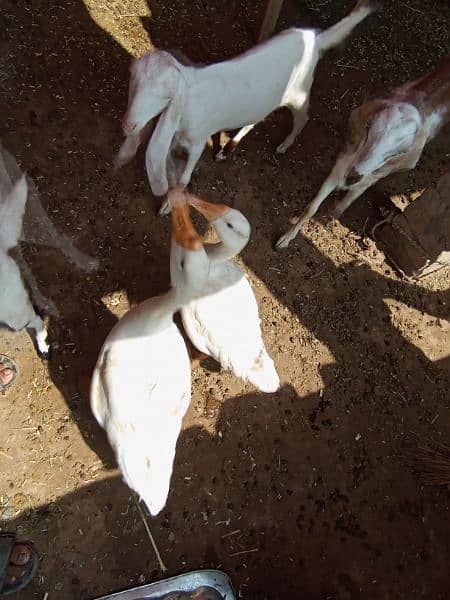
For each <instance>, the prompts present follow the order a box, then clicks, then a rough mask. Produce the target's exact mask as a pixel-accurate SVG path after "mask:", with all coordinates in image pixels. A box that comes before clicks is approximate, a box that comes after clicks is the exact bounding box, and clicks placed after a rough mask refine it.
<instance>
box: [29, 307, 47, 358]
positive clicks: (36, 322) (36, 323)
mask: <svg viewBox="0 0 450 600" xmlns="http://www.w3.org/2000/svg"><path fill="white" fill-rule="evenodd" d="M25 327H26V330H27V331H28V333H29V334H30V337H31V339H32V340H34V342H35V344H36V348H37V351H38V353H39V356H40V357H41V358H48V357H49V356H50V345H49V343H48V340H47V336H48V333H47V329H46V328H45V325H44V321H43V320H42V319H41V317H40V316H39V315H36V314H35V315H34V317H33V318H32V319H31V321H29V322H28V324H27V325H26V326H25Z"/></svg>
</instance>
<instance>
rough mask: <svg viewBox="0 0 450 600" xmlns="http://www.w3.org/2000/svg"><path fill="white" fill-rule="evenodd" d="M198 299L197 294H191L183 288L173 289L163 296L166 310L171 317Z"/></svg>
mask: <svg viewBox="0 0 450 600" xmlns="http://www.w3.org/2000/svg"><path fill="white" fill-rule="evenodd" d="M195 298H196V294H193V293H190V292H189V290H188V289H186V288H184V287H181V288H178V287H175V286H173V287H171V288H170V290H169V291H168V292H167V293H166V294H164V296H161V300H162V302H163V304H164V308H165V309H166V310H167V312H168V313H170V314H171V315H172V314H173V313H176V312H177V311H179V310H181V308H183V306H184V305H185V304H189V302H191V300H194V299H195Z"/></svg>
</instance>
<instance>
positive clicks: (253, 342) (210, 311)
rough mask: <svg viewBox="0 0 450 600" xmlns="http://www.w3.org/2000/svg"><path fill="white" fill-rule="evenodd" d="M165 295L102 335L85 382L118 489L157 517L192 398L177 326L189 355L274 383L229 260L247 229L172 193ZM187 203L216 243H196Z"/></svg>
mask: <svg viewBox="0 0 450 600" xmlns="http://www.w3.org/2000/svg"><path fill="white" fill-rule="evenodd" d="M169 203H170V207H171V213H172V244H171V253H170V276H171V286H172V287H171V289H170V290H169V291H168V292H167V293H166V294H164V295H162V296H157V297H153V298H150V299H148V300H146V301H144V302H142V303H141V304H140V305H138V306H136V307H135V308H133V309H132V310H130V311H129V312H128V313H127V314H126V315H125V316H124V317H123V318H122V319H121V320H120V321H119V322H118V323H117V324H116V326H115V327H114V328H113V330H112V331H111V333H110V334H109V336H108V337H107V339H106V341H105V343H104V345H103V348H102V350H101V352H100V356H99V358H98V361H97V365H96V367H95V370H94V375H93V379H92V383H91V408H92V411H93V413H94V416H95V418H96V419H97V421H98V423H99V424H100V425H101V426H102V427H103V428H104V429H105V430H106V433H107V435H108V439H109V442H110V444H111V446H112V447H113V449H114V451H115V454H116V458H117V462H118V465H119V468H120V470H121V472H122V474H123V477H124V479H125V482H126V483H127V484H128V485H129V487H130V488H132V489H133V490H135V491H136V492H137V493H138V494H139V496H140V497H141V498H142V499H143V500H144V502H145V503H146V505H147V507H148V509H149V511H150V513H151V514H152V515H157V514H158V513H159V512H160V511H161V510H162V509H163V508H164V506H165V504H166V500H167V496H168V493H169V486H170V479H171V475H172V469H173V462H174V458H175V449H176V443H177V439H178V436H179V434H180V431H181V425H182V419H183V417H184V415H185V413H186V411H187V409H188V406H189V403H190V400H191V368H190V361H189V355H188V352H187V349H186V345H185V342H184V340H183V337H182V335H181V333H180V331H179V330H178V327H177V326H176V325H175V323H174V321H173V315H174V313H175V312H177V311H181V315H182V320H183V326H184V328H185V330H186V333H187V334H188V336H189V338H190V339H191V341H192V343H193V344H194V345H195V346H196V348H197V349H198V350H200V351H201V352H203V353H204V354H207V355H209V356H212V357H213V358H215V359H216V360H217V361H218V362H220V364H221V365H222V367H223V368H225V369H229V370H231V371H233V373H234V374H235V375H237V376H238V377H240V378H242V379H244V380H248V381H250V382H252V383H253V384H254V385H255V386H256V387H257V388H258V389H259V390H261V391H264V392H274V391H276V390H277V389H278V387H279V378H278V374H277V372H276V370H275V366H274V364H273V361H272V359H271V358H270V356H269V355H268V353H267V351H266V348H265V345H264V342H263V339H262V335H261V326H260V319H259V314H258V305H257V303H256V299H255V296H254V294H253V291H252V288H251V286H250V283H249V282H248V280H247V278H246V276H245V274H244V273H243V272H242V271H241V270H240V269H239V268H238V267H237V266H236V265H235V264H234V263H233V262H231V259H232V258H233V257H234V256H236V255H237V254H238V253H239V252H240V251H241V250H242V249H243V248H244V247H245V246H246V244H247V242H248V240H249V237H250V225H249V223H248V221H247V219H246V218H245V217H244V216H243V215H242V213H240V212H239V211H237V210H235V209H232V208H230V207H229V206H227V205H225V204H210V203H209V202H206V201H204V200H200V199H199V198H197V197H195V196H192V195H190V194H187V193H186V192H185V191H184V190H183V189H181V188H175V189H173V190H171V192H170V193H169ZM189 204H190V205H191V206H193V207H194V208H195V209H197V210H198V211H199V212H200V213H201V214H202V215H203V216H204V217H205V218H206V219H207V220H208V221H209V222H210V224H211V225H212V227H213V228H214V230H215V231H216V233H217V235H218V237H219V238H220V240H221V241H220V242H219V243H217V244H203V243H202V241H201V239H200V237H199V235H198V233H197V232H196V230H195V229H194V227H193V225H192V222H191V220H190V215H189Z"/></svg>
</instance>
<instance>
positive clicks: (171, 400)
mask: <svg viewBox="0 0 450 600" xmlns="http://www.w3.org/2000/svg"><path fill="white" fill-rule="evenodd" d="M146 308H147V310H151V309H152V304H151V301H147V306H146ZM128 314H130V313H128ZM132 316H133V315H131V317H132ZM129 325H130V319H126V320H124V319H122V320H121V321H120V322H119V323H118V324H117V325H116V327H115V328H114V329H113V331H112V332H111V334H110V335H109V336H108V339H107V340H106V342H105V344H104V346H103V349H102V352H101V355H100V357H99V360H98V362H97V366H96V368H95V372H94V377H93V379H92V384H91V407H92V411H93V413H94V416H95V417H96V419H97V421H98V422H99V424H100V425H102V427H104V429H105V430H106V432H107V435H108V439H109V442H110V444H111V446H112V447H113V449H114V451H115V454H116V458H117V462H118V465H119V468H120V470H121V472H122V474H123V477H124V480H125V482H126V483H127V484H128V485H129V487H130V488H132V489H133V490H135V491H136V492H137V493H138V494H139V496H140V497H141V498H142V499H143V500H144V502H145V503H146V505H147V507H148V509H149V511H150V513H151V514H152V515H156V514H158V513H159V512H160V511H161V510H162V509H163V508H164V505H165V503H166V499H167V496H168V493H169V486H170V479H171V475H172V469H173V461H174V457H175V448H176V443H177V439H178V436H179V433H180V430H181V423H182V419H183V416H184V414H185V412H186V410H187V408H188V406H189V402H190V398H191V371H190V363H189V356H188V353H187V350H186V346H185V343H184V340H183V338H182V336H181V334H180V332H179V331H178V328H177V327H176V325H175V324H174V323H173V321H172V319H171V317H170V319H165V322H164V326H163V328H162V329H161V330H160V331H157V332H156V333H154V334H150V335H149V333H148V332H142V335H139V334H138V333H137V332H135V337H132V336H133V334H132V333H130V329H129ZM123 331H126V335H127V336H128V335H130V337H124V336H123V335H122V332H123Z"/></svg>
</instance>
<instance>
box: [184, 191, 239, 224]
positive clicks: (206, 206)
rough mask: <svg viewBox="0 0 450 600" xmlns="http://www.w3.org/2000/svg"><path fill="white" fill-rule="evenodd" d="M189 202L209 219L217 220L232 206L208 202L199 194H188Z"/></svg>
mask: <svg viewBox="0 0 450 600" xmlns="http://www.w3.org/2000/svg"><path fill="white" fill-rule="evenodd" d="M188 202H189V204H190V205H191V206H193V207H194V208H195V209H196V210H198V212H199V213H200V214H202V215H203V216H204V217H205V219H206V220H207V221H215V220H216V219H220V217H223V215H224V214H225V213H226V212H228V211H229V210H230V207H229V206H227V205H226V204H212V203H211V202H206V200H202V199H201V198H197V196H193V195H192V194H188Z"/></svg>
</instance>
